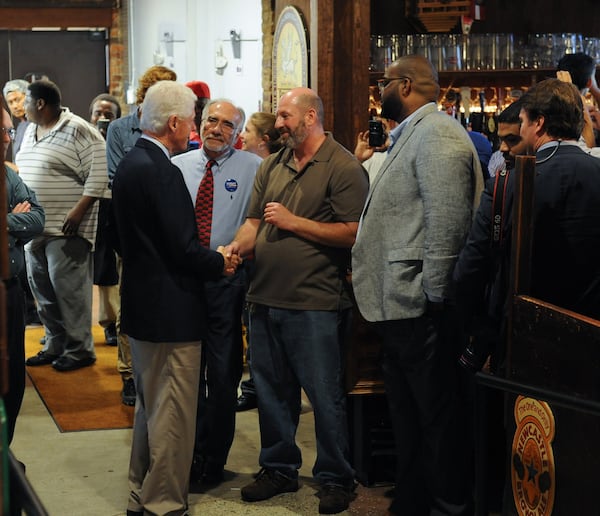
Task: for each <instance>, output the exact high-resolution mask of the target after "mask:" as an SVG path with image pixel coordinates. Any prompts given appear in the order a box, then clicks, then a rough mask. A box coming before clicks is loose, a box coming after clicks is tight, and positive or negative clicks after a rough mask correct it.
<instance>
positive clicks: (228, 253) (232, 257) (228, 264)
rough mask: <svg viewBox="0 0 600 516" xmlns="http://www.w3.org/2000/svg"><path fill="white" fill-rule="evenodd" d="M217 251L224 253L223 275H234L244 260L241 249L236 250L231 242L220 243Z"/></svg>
mask: <svg viewBox="0 0 600 516" xmlns="http://www.w3.org/2000/svg"><path fill="white" fill-rule="evenodd" d="M217 253H221V254H222V255H223V260H224V264H223V275H224V276H233V275H234V274H235V271H236V270H237V268H238V267H239V266H240V265H241V264H242V261H243V260H242V257H241V256H240V253H239V250H234V248H233V247H232V246H231V244H230V245H228V246H222V245H220V246H219V247H217Z"/></svg>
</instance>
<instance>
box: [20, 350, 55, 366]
mask: <svg viewBox="0 0 600 516" xmlns="http://www.w3.org/2000/svg"><path fill="white" fill-rule="evenodd" d="M57 358H58V355H51V354H50V353H46V352H45V351H40V352H39V353H38V354H37V355H34V356H32V357H29V358H28V359H27V360H25V363H26V364H27V365H28V366H42V365H48V364H51V363H52V362H54V361H55V360H56V359H57Z"/></svg>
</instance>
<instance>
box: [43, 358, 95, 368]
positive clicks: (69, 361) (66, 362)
mask: <svg viewBox="0 0 600 516" xmlns="http://www.w3.org/2000/svg"><path fill="white" fill-rule="evenodd" d="M95 361H96V359H95V358H94V357H86V358H81V359H79V360H75V359H74V358H71V357H58V358H57V359H56V360H55V361H54V362H52V367H54V369H56V370H57V371H75V369H81V368H82V367H87V366H91V365H92V364H93V363H94V362H95Z"/></svg>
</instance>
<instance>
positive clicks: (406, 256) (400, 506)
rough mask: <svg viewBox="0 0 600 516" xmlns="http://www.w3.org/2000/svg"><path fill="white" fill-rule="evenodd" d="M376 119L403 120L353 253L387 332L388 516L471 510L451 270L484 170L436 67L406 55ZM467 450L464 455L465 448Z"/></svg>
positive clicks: (367, 313) (363, 305) (356, 274)
mask: <svg viewBox="0 0 600 516" xmlns="http://www.w3.org/2000/svg"><path fill="white" fill-rule="evenodd" d="M379 87H380V91H381V95H382V113H381V116H383V117H386V118H391V119H393V120H396V121H398V122H399V124H400V125H399V126H398V127H397V128H396V129H395V130H394V131H392V133H391V135H390V136H391V138H392V141H393V144H392V147H391V149H390V151H389V155H388V157H387V159H386V161H385V162H384V163H383V165H382V166H381V170H380V173H379V175H378V177H377V178H376V179H375V181H374V182H373V184H372V185H371V189H370V192H369V196H368V198H367V201H366V204H365V207H364V210H363V214H362V218H361V223H360V227H359V232H358V236H357V239H356V243H355V245H354V248H353V250H352V284H353V287H354V292H355V296H356V301H357V304H358V307H359V309H360V312H361V313H362V315H363V316H364V317H365V319H367V320H368V321H372V322H374V323H375V326H376V328H377V330H378V331H379V332H380V334H381V336H382V347H383V372H384V380H385V386H386V392H387V397H388V403H389V407H390V416H391V419H392V426H393V429H394V435H395V439H396V447H397V479H396V481H397V482H396V489H395V499H394V500H393V502H392V504H391V506H390V509H389V510H390V513H391V514H403V515H420V514H429V512H430V511H431V510H433V509H434V508H437V510H441V511H442V512H440V514H452V515H463V514H465V515H466V514H469V513H472V510H473V509H472V502H471V497H470V485H469V482H468V479H469V471H468V470H467V469H465V468H468V466H469V464H470V462H469V460H468V458H465V457H460V456H459V455H460V453H462V449H461V444H462V443H463V440H464V439H465V436H464V435H462V434H461V432H463V427H464V428H466V425H464V423H465V418H464V417H463V416H462V413H461V408H462V407H463V405H464V404H463V403H462V400H461V397H460V393H459V389H458V382H457V380H458V378H457V374H458V370H457V367H456V366H457V359H458V356H459V354H460V350H461V343H460V338H459V332H458V329H457V327H456V324H455V323H454V321H455V318H454V317H453V310H452V303H453V293H452V284H451V278H452V271H453V268H454V264H455V262H456V258H457V256H458V253H459V251H460V249H461V247H462V246H463V244H464V241H465V238H466V235H467V233H468V231H469V228H470V225H471V220H472V216H473V212H474V207H475V205H476V204H477V202H478V200H479V196H480V193H481V190H482V187H483V175H482V173H481V166H480V164H479V158H478V156H477V153H476V151H475V148H474V146H473V144H472V142H471V140H470V138H469V137H468V135H467V132H466V131H465V129H464V128H463V127H461V126H460V124H459V123H458V122H457V121H456V120H454V119H453V118H451V117H449V116H447V115H446V114H444V113H440V112H439V111H438V109H437V105H436V103H437V99H438V95H439V84H438V79H437V72H436V71H435V69H434V68H433V66H432V65H431V63H430V62H429V61H428V60H427V59H425V58H423V57H421V56H416V55H412V56H404V57H402V58H400V59H399V60H398V61H396V62H394V63H393V64H392V65H391V66H390V67H389V69H388V70H387V72H386V74H385V77H384V78H383V79H381V80H380V82H379ZM467 455H468V454H467Z"/></svg>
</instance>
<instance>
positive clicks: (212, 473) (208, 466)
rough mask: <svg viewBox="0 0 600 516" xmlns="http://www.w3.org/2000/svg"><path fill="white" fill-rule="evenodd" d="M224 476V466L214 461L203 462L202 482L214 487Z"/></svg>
mask: <svg viewBox="0 0 600 516" xmlns="http://www.w3.org/2000/svg"><path fill="white" fill-rule="evenodd" d="M224 478H225V468H224V467H223V466H221V465H219V464H215V463H214V462H206V463H205V464H204V473H203V475H202V483H203V484H205V485H208V486H213V487H216V486H218V485H219V484H220V483H221V482H223V480H224Z"/></svg>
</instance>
